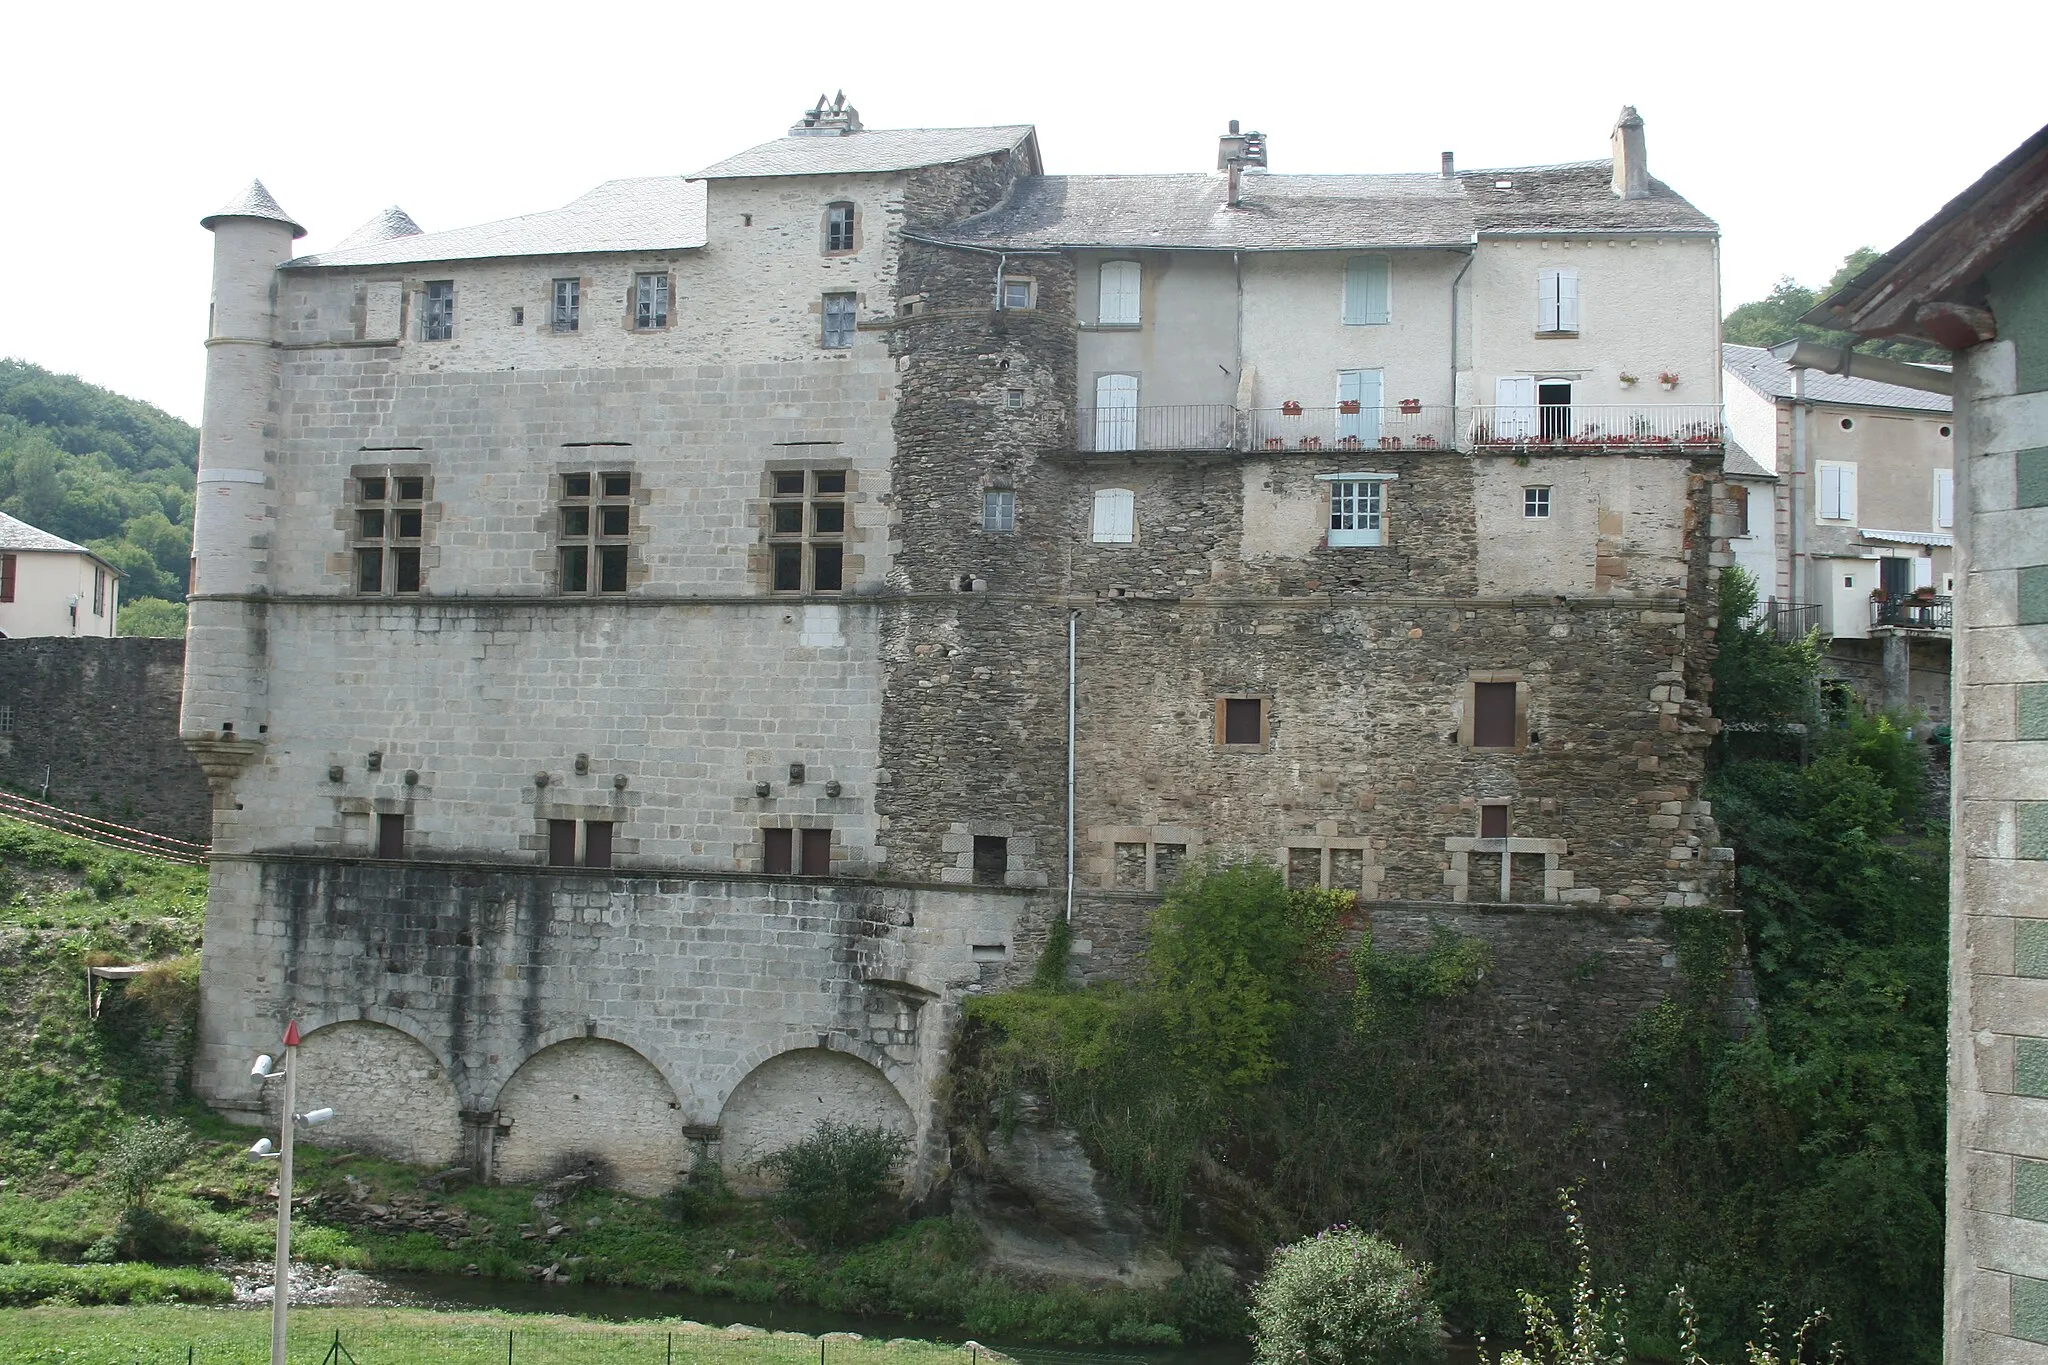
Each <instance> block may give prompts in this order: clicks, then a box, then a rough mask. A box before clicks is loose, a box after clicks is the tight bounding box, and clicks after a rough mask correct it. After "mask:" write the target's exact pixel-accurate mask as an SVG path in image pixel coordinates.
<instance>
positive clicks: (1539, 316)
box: [1536, 270, 1557, 332]
mask: <svg viewBox="0 0 2048 1365" xmlns="http://www.w3.org/2000/svg"><path fill="white" fill-rule="evenodd" d="M1536 330H1537V331H1539V332H1555V331H1556V330H1557V272H1556V271H1555V270H1539V271H1537V272H1536Z"/></svg>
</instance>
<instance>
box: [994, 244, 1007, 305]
mask: <svg viewBox="0 0 2048 1365" xmlns="http://www.w3.org/2000/svg"><path fill="white" fill-rule="evenodd" d="M1009 269H1010V253H1009V252H1007V251H998V252H997V253H996V311H997V312H998V313H1000V312H1002V311H1003V276H1004V275H1005V274H1006V273H1008V271H1009Z"/></svg>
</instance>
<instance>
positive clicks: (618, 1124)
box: [491, 1037, 690, 1195]
mask: <svg viewBox="0 0 2048 1365" xmlns="http://www.w3.org/2000/svg"><path fill="white" fill-rule="evenodd" d="M497 1109H498V1136H497V1145H496V1146H495V1147H494V1148H493V1150H492V1158H491V1161H492V1171H493V1173H494V1174H495V1176H496V1178H497V1179H499V1180H505V1181H521V1180H545V1179H548V1178H550V1177H553V1176H557V1175H562V1174H565V1173H567V1172H569V1171H573V1170H581V1169H584V1168H595V1169H596V1171H597V1173H598V1179H599V1181H600V1183H602V1184H604V1185H607V1186H610V1187H611V1188H613V1189H619V1190H624V1191H626V1192H627V1193H628V1194H639V1195H657V1194H662V1193H664V1192H665V1191H667V1190H669V1189H670V1188H672V1187H673V1186H674V1185H675V1183H676V1181H677V1180H678V1179H680V1178H681V1176H682V1174H683V1172H684V1171H685V1170H686V1169H687V1168H688V1166H689V1164H690V1163H689V1156H688V1151H687V1148H686V1146H685V1144H684V1141H683V1116H682V1113H681V1109H682V1106H681V1105H680V1104H679V1103H678V1102H677V1100H676V1092H675V1090H674V1088H673V1087H671V1086H670V1085H669V1083H668V1081H667V1080H666V1079H665V1078H664V1077H663V1076H662V1074H661V1072H660V1071H659V1070H657V1069H656V1068H655V1066H654V1064H653V1063H652V1062H650V1061H648V1060H647V1059H646V1058H645V1057H643V1056H641V1055H640V1054H639V1053H638V1052H635V1051H634V1050H633V1049H632V1048H630V1047H627V1046H626V1045H625V1044H623V1043H615V1042H613V1041H611V1040H610V1039H608V1038H590V1037H578V1038H568V1039H564V1040H563V1041H561V1042H558V1043H554V1044H552V1045H550V1046H548V1047H544V1048H542V1049H540V1050H539V1051H538V1052H536V1053H534V1054H533V1055H532V1056H531V1057H528V1058H527V1059H526V1060H525V1061H524V1062H522V1063H520V1066H519V1069H518V1070H517V1071H515V1072H513V1073H512V1077H511V1079H510V1080H508V1081H506V1082H505V1087H504V1089H503V1090H501V1091H500V1092H499V1093H498V1104H497Z"/></svg>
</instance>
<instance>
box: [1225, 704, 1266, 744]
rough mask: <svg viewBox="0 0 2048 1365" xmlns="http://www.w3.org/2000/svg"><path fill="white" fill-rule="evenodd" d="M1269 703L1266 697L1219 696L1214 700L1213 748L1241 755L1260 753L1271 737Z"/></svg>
mask: <svg viewBox="0 0 2048 1365" xmlns="http://www.w3.org/2000/svg"><path fill="white" fill-rule="evenodd" d="M1271 730H1272V715H1271V703H1270V701H1269V700H1268V699H1267V698H1265V697H1218V698H1217V699H1216V747H1217V748H1218V749H1220V750H1230V751H1237V752H1243V753H1263V752H1265V749H1266V744H1267V740H1268V739H1269V738H1270V736H1271Z"/></svg>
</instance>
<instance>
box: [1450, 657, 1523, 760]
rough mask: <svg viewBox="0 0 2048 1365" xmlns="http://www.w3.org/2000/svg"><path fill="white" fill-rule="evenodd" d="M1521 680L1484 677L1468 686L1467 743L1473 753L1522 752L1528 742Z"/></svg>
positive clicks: (1474, 679)
mask: <svg viewBox="0 0 2048 1365" xmlns="http://www.w3.org/2000/svg"><path fill="white" fill-rule="evenodd" d="M1522 686H1523V684H1522V683H1521V681H1520V680H1519V679H1515V678H1512V677H1500V676H1498V675H1481V676H1479V677H1475V678H1473V679H1472V681H1471V682H1470V684H1469V687H1470V691H1469V692H1468V693H1467V696H1466V701H1467V708H1468V709H1467V712H1466V714H1467V717H1468V722H1467V726H1466V731H1465V735H1464V738H1465V742H1466V743H1467V744H1469V745H1470V746H1471V747H1472V748H1474V749H1519V748H1521V747H1522V746H1523V745H1524V744H1525V743H1526V742H1527V739H1526V736H1525V732H1524V725H1525V722H1524V720H1523V707H1522V698H1521V690H1522Z"/></svg>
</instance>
